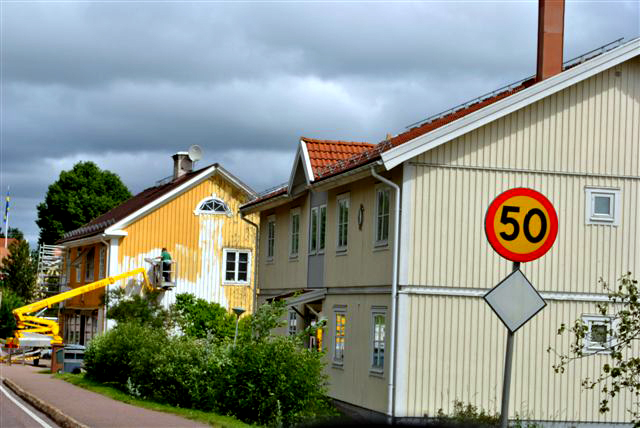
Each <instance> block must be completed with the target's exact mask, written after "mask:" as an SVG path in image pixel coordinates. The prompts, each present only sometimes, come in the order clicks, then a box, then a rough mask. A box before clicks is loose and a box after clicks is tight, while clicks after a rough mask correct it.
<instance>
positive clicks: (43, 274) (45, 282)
mask: <svg viewBox="0 0 640 428" xmlns="http://www.w3.org/2000/svg"><path fill="white" fill-rule="evenodd" d="M65 254H66V251H65V249H64V247H63V246H60V245H44V244H43V245H40V249H39V251H38V277H37V285H38V290H39V291H41V292H42V293H44V294H45V295H47V296H49V295H53V294H58V293H59V292H60V285H61V284H62V283H63V282H64V272H65V270H64V266H65V261H66V260H65Z"/></svg>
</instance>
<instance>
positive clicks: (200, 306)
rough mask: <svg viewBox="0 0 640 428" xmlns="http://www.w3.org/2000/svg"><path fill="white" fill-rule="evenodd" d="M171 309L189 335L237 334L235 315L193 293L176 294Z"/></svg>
mask: <svg viewBox="0 0 640 428" xmlns="http://www.w3.org/2000/svg"><path fill="white" fill-rule="evenodd" d="M171 310H172V313H173V317H174V319H175V321H176V323H177V324H178V326H179V327H180V330H182V332H183V333H184V334H186V335H187V336H191V337H196V338H200V339H204V338H206V337H210V336H213V337H215V338H217V339H224V338H228V337H231V338H233V336H234V334H235V328H236V317H235V315H233V314H231V313H229V312H227V310H226V309H225V308H223V307H222V306H220V305H219V304H217V303H209V302H207V301H206V300H204V299H199V298H197V297H195V296H194V295H193V294H189V293H181V294H178V295H177V296H176V302H175V303H174V304H173V305H172V308H171Z"/></svg>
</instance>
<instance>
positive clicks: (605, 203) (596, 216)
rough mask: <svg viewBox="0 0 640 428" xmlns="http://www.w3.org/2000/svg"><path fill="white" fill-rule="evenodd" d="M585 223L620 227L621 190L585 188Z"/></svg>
mask: <svg viewBox="0 0 640 428" xmlns="http://www.w3.org/2000/svg"><path fill="white" fill-rule="evenodd" d="M584 190H585V196H586V198H585V199H586V206H585V223H586V224H603V225H610V226H618V225H620V215H621V213H622V211H621V206H620V205H621V201H620V189H612V188H606V187H585V189H584Z"/></svg>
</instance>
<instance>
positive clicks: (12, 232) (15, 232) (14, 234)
mask: <svg viewBox="0 0 640 428" xmlns="http://www.w3.org/2000/svg"><path fill="white" fill-rule="evenodd" d="M0 237H2V238H4V230H2V228H1V227H0ZM7 238H9V239H11V238H13V239H20V240H23V239H24V233H22V231H21V230H20V229H18V228H17V227H10V228H9V231H8V232H7Z"/></svg>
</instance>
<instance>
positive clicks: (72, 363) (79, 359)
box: [51, 345, 85, 373]
mask: <svg viewBox="0 0 640 428" xmlns="http://www.w3.org/2000/svg"><path fill="white" fill-rule="evenodd" d="M84 351H85V347H84V346H82V345H66V346H62V345H53V349H52V350H51V372H52V373H73V372H79V371H80V369H81V368H82V365H83V364H84Z"/></svg>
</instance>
